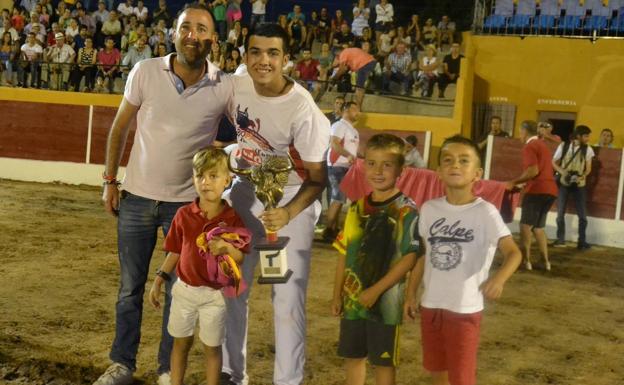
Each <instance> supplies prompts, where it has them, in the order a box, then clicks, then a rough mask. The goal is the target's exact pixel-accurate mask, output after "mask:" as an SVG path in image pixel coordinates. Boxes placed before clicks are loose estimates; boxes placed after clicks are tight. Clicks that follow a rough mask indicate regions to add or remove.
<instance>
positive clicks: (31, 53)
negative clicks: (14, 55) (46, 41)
mask: <svg viewBox="0 0 624 385" xmlns="http://www.w3.org/2000/svg"><path fill="white" fill-rule="evenodd" d="M21 51H22V52H24V55H26V57H27V58H28V60H29V61H30V60H33V59H34V58H35V57H36V55H37V54H39V55H41V54H42V53H43V48H41V46H40V45H39V44H33V45H28V43H26V44H23V45H22V48H21Z"/></svg>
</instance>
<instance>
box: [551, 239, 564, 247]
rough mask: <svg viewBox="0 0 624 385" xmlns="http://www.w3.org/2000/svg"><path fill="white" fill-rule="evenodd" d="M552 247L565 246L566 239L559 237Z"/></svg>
mask: <svg viewBox="0 0 624 385" xmlns="http://www.w3.org/2000/svg"><path fill="white" fill-rule="evenodd" d="M551 246H552V247H565V246H566V243H565V241H562V240H560V239H557V240H556V241H554V242H553V243H552V245H551Z"/></svg>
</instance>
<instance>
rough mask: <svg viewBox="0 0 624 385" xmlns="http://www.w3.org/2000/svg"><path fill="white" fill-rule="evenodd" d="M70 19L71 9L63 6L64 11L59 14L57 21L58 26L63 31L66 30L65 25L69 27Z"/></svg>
mask: <svg viewBox="0 0 624 385" xmlns="http://www.w3.org/2000/svg"><path fill="white" fill-rule="evenodd" d="M72 19H73V17H72V15H71V11H70V10H69V8H65V13H63V16H61V17H60V18H59V21H58V23H59V26H60V27H61V29H62V30H63V31H64V30H66V29H67V27H69V24H70V23H71V20H72Z"/></svg>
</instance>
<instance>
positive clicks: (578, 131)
mask: <svg viewBox="0 0 624 385" xmlns="http://www.w3.org/2000/svg"><path fill="white" fill-rule="evenodd" d="M589 134H591V129H590V128H589V127H587V126H584V125H580V126H576V128H575V129H574V137H579V136H583V135H589Z"/></svg>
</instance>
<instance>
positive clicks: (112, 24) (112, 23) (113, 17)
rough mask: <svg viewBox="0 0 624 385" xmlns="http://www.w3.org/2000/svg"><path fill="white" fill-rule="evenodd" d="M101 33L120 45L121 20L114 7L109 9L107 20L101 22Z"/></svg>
mask: <svg viewBox="0 0 624 385" xmlns="http://www.w3.org/2000/svg"><path fill="white" fill-rule="evenodd" d="M102 35H103V36H108V37H111V38H112V39H113V41H114V42H115V44H117V45H118V46H120V45H121V22H120V21H119V14H118V13H117V11H115V10H114V9H113V10H112V11H110V13H109V15H108V20H106V21H105V22H104V24H102Z"/></svg>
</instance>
